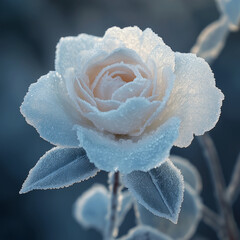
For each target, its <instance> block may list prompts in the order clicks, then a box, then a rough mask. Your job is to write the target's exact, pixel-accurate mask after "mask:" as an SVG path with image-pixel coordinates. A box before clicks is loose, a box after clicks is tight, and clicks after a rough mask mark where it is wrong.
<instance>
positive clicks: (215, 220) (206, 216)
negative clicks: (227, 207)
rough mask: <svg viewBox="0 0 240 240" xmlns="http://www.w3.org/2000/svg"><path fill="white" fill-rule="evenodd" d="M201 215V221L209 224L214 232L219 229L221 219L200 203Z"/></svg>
mask: <svg viewBox="0 0 240 240" xmlns="http://www.w3.org/2000/svg"><path fill="white" fill-rule="evenodd" d="M202 215H203V221H204V222H205V223H206V224H207V225H208V226H210V227H211V228H212V229H213V230H215V231H216V232H220V231H221V219H219V215H218V214H217V213H215V212H213V211H212V210H211V209H210V208H208V207H207V206H206V205H204V204H202Z"/></svg>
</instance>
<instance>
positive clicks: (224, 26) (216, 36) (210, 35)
mask: <svg viewBox="0 0 240 240" xmlns="http://www.w3.org/2000/svg"><path fill="white" fill-rule="evenodd" d="M228 33H229V30H228V19H227V18H226V17H225V16H222V17H221V18H220V19H219V20H217V21H215V22H213V23H211V24H210V25H208V26H207V27H206V28H205V29H204V30H203V31H202V32H201V34H200V35H199V37H198V39H197V42H196V44H195V46H193V48H192V50H191V52H192V53H196V54H197V56H199V57H202V58H204V59H205V60H206V61H207V62H209V63H211V62H212V61H213V60H214V59H216V58H217V56H218V55H219V54H220V52H221V50H222V48H223V47H224V45H225V41H226V38H227V35H228Z"/></svg>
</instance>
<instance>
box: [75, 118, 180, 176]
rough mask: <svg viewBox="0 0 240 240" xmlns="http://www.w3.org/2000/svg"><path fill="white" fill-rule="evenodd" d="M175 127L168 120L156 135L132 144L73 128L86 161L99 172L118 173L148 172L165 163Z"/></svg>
mask: <svg viewBox="0 0 240 240" xmlns="http://www.w3.org/2000/svg"><path fill="white" fill-rule="evenodd" d="M178 127H179V120H178V119H177V118H170V119H169V120H168V121H167V122H166V123H164V124H163V125H161V126H160V127H159V128H158V129H157V130H156V131H154V132H152V133H149V134H148V135H144V136H143V137H142V139H140V140H138V141H137V142H133V141H132V140H127V139H121V140H119V139H118V140H117V139H114V138H113V136H112V135H109V136H108V135H107V134H101V133H100V132H97V131H94V130H91V129H89V128H83V127H80V126H76V128H77V134H78V139H79V142H80V145H81V146H83V148H84V149H85V151H86V152H87V156H88V157H89V159H90V161H91V162H92V163H94V164H95V165H96V166H97V167H98V168H99V169H102V170H105V171H120V172H121V173H129V172H132V171H134V170H141V171H148V170H150V169H152V168H153V167H156V166H157V165H159V164H160V163H161V162H163V161H165V160H166V158H167V157H168V156H169V151H170V149H171V148H172V144H173V142H174V141H175V139H176V138H177V136H178ZM110 136H112V138H110Z"/></svg>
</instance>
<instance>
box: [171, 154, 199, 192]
mask: <svg viewBox="0 0 240 240" xmlns="http://www.w3.org/2000/svg"><path fill="white" fill-rule="evenodd" d="M170 160H171V161H172V162H173V164H174V165H175V166H176V167H177V168H178V169H180V171H181V173H182V175H183V178H184V182H185V183H188V184H189V185H190V186H191V187H192V189H194V190H195V191H196V192H198V193H199V192H200V191H201V190H202V180H201V177H200V175H199V172H198V171H197V169H196V168H195V167H194V166H193V165H192V164H191V163H190V162H189V161H188V160H187V159H184V158H182V157H179V156H174V155H171V156H170Z"/></svg>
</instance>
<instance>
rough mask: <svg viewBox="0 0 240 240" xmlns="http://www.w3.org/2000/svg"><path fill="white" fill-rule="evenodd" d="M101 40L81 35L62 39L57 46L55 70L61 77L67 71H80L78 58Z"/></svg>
mask: <svg viewBox="0 0 240 240" xmlns="http://www.w3.org/2000/svg"><path fill="white" fill-rule="evenodd" d="M99 39H100V38H98V37H95V36H91V35H87V34H80V35H78V36H76V37H64V38H61V39H60V41H59V43H58V44H57V49H56V59H55V69H56V71H57V72H58V73H60V74H61V75H64V73H65V71H66V69H68V68H74V69H78V68H79V66H78V65H77V64H78V57H79V55H80V52H81V51H83V50H90V49H92V48H93V47H94V45H95V44H96V42H98V41H99Z"/></svg>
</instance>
